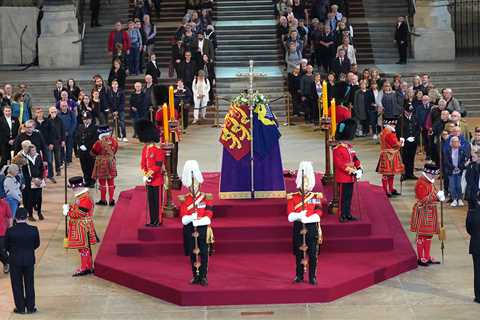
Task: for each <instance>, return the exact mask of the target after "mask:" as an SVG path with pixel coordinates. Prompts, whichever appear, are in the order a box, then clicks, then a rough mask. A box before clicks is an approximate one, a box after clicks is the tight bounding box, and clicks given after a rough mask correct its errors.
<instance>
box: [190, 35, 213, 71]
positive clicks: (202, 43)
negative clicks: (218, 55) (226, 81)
mask: <svg viewBox="0 0 480 320" xmlns="http://www.w3.org/2000/svg"><path fill="white" fill-rule="evenodd" d="M193 50H194V51H195V56H194V59H195V62H196V63H197V65H199V64H201V63H202V57H203V55H204V54H206V55H207V56H208V57H209V58H210V62H213V60H214V57H215V51H214V49H213V45H212V43H211V42H210V40H208V39H205V37H204V35H203V33H199V34H197V41H195V42H194V43H193Z"/></svg>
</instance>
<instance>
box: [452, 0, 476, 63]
mask: <svg viewBox="0 0 480 320" xmlns="http://www.w3.org/2000/svg"><path fill="white" fill-rule="evenodd" d="M449 10H450V13H451V15H452V29H453V31H454V33H455V51H456V55H457V56H478V55H480V0H453V1H450V4H449Z"/></svg>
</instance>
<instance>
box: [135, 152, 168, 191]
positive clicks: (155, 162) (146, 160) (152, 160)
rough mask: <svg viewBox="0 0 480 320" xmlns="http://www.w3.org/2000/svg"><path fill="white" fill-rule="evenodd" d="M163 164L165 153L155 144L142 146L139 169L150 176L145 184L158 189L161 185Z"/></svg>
mask: <svg viewBox="0 0 480 320" xmlns="http://www.w3.org/2000/svg"><path fill="white" fill-rule="evenodd" d="M164 163H165V151H163V149H162V148H160V147H159V146H157V145H155V144H151V145H144V146H143V149H142V159H141V161H140V168H141V169H142V171H143V173H144V174H145V175H149V176H151V178H152V179H151V181H150V182H148V183H147V184H148V185H150V186H155V187H159V186H162V185H163V164H164Z"/></svg>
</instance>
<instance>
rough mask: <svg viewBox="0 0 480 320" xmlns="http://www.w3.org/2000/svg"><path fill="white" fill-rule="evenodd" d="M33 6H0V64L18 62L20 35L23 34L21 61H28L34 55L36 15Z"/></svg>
mask: <svg viewBox="0 0 480 320" xmlns="http://www.w3.org/2000/svg"><path fill="white" fill-rule="evenodd" d="M38 12H39V10H38V9H37V8H35V7H1V9H0V64H20V62H21V61H22V59H21V57H20V35H21V33H22V31H23V29H24V28H25V26H26V27H27V29H26V31H25V33H24V36H23V41H22V43H23V63H30V62H32V61H33V59H34V58H35V55H36V39H37V17H38Z"/></svg>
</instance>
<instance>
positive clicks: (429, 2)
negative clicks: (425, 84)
mask: <svg viewBox="0 0 480 320" xmlns="http://www.w3.org/2000/svg"><path fill="white" fill-rule="evenodd" d="M447 6H448V1H447V0H417V1H416V13H415V17H414V26H415V28H414V32H415V33H416V34H418V35H419V37H416V36H413V37H412V42H413V52H414V56H415V60H416V61H450V60H454V59H455V34H454V32H453V30H452V22H451V17H450V12H449V11H448V7H447Z"/></svg>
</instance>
